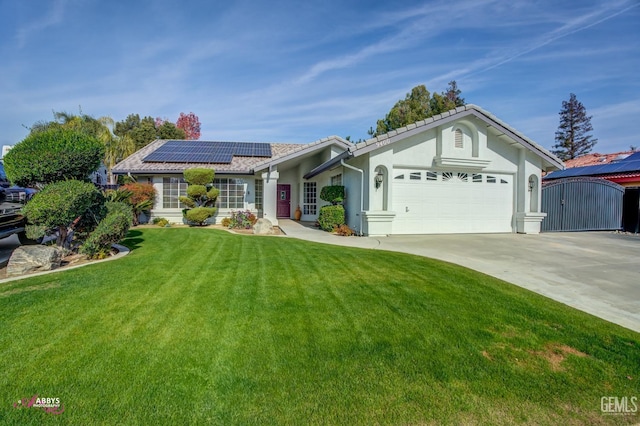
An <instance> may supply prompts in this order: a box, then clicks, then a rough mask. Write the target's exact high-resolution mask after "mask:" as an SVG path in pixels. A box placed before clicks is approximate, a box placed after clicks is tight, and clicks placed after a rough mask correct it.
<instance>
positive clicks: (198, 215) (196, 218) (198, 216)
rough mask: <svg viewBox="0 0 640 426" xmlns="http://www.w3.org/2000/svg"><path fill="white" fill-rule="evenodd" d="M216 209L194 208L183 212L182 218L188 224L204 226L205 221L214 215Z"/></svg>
mask: <svg viewBox="0 0 640 426" xmlns="http://www.w3.org/2000/svg"><path fill="white" fill-rule="evenodd" d="M217 210H218V209H217V208H216V207H195V208H193V209H189V210H187V211H185V213H184V217H185V218H186V219H187V221H188V222H189V223H190V224H192V223H193V224H196V225H205V224H206V222H207V219H209V218H210V217H212V216H213V215H214V214H216V211H217Z"/></svg>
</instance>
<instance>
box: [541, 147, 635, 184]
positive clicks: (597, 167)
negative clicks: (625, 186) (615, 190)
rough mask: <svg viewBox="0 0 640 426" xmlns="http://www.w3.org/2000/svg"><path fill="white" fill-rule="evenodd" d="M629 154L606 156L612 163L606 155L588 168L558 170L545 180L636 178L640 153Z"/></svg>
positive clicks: (575, 167)
mask: <svg viewBox="0 0 640 426" xmlns="http://www.w3.org/2000/svg"><path fill="white" fill-rule="evenodd" d="M627 154H629V153H628V152H625V153H623V154H621V153H614V154H605V155H608V156H610V158H611V161H609V162H607V157H605V155H601V156H600V157H599V158H603V159H604V160H603V161H599V162H597V163H595V164H591V165H587V166H574V167H570V168H566V169H564V170H557V171H555V172H553V173H550V174H548V175H546V176H545V177H544V178H543V179H545V180H551V179H561V178H568V177H578V176H604V177H606V178H609V177H612V178H613V176H615V177H616V178H621V177H624V176H627V177H630V176H634V174H636V173H640V152H631V153H630V155H627ZM592 157H593V158H598V157H595V154H594V155H593V156H592Z"/></svg>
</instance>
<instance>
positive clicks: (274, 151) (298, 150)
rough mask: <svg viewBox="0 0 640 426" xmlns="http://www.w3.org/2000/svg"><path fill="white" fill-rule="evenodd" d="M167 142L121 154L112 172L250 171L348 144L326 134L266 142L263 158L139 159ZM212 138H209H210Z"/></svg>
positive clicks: (160, 141) (227, 172) (158, 141)
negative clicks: (304, 140) (267, 149)
mask: <svg viewBox="0 0 640 426" xmlns="http://www.w3.org/2000/svg"><path fill="white" fill-rule="evenodd" d="M166 142H167V140H164V139H159V140H155V141H153V142H151V143H150V144H149V145H147V146H145V147H144V148H142V149H140V150H138V151H136V152H135V153H133V154H132V155H130V156H129V157H127V158H125V159H124V160H122V161H121V162H119V163H118V164H116V165H115V166H114V167H113V169H112V172H113V173H115V174H125V173H135V174H140V173H154V174H159V173H169V174H170V173H182V172H183V171H184V170H186V169H189V168H194V167H202V168H211V169H215V171H216V172H217V173H226V174H232V173H237V174H249V173H254V172H255V171H257V170H261V169H262V168H266V167H268V165H270V164H277V163H279V162H281V161H284V160H286V159H290V158H293V157H295V156H297V155H302V154H304V153H306V152H310V151H313V150H315V149H319V148H322V147H324V146H326V145H327V144H338V145H340V146H342V147H343V148H344V149H345V150H346V149H347V147H348V146H349V145H350V144H349V143H348V142H347V141H345V140H344V139H342V138H340V137H337V136H332V137H328V138H323V139H320V140H317V141H315V142H311V143H308V144H293V143H270V144H269V145H270V146H271V157H270V158H268V159H265V158H264V157H240V156H234V157H233V158H232V160H231V163H228V164H226V163H219V164H215V163H211V164H203V163H159V162H148V161H143V159H144V158H145V157H146V156H147V155H149V154H151V153H152V152H154V151H155V150H156V149H158V148H159V147H161V146H162V145H164V144H165V143H166ZM211 142H213V141H211Z"/></svg>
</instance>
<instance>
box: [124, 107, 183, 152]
mask: <svg viewBox="0 0 640 426" xmlns="http://www.w3.org/2000/svg"><path fill="white" fill-rule="evenodd" d="M113 131H114V133H115V134H116V135H117V136H120V137H129V138H130V139H131V140H132V141H133V143H134V146H135V149H136V150H139V149H140V148H143V147H145V146H147V145H149V144H150V143H151V142H153V141H154V140H156V139H185V138H186V134H185V132H184V130H182V129H178V128H177V127H176V125H175V124H173V123H171V122H170V121H167V120H162V119H156V120H154V119H153V118H152V117H150V116H146V117H144V118H142V119H141V118H140V115H138V114H129V115H128V116H127V118H125V119H124V120H122V121H118V122H116V124H115V127H114V130H113Z"/></svg>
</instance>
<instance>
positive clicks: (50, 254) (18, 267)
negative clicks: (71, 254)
mask: <svg viewBox="0 0 640 426" xmlns="http://www.w3.org/2000/svg"><path fill="white" fill-rule="evenodd" d="M61 262H62V252H61V251H60V250H59V249H57V248H55V247H49V246H42V245H33V246H20V247H18V248H16V249H15V250H14V251H13V254H12V255H11V258H10V259H9V263H8V264H7V276H8V277H13V276H17V275H24V274H29V273H32V272H40V271H50V270H52V269H56V268H58V267H60V263H61Z"/></svg>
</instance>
